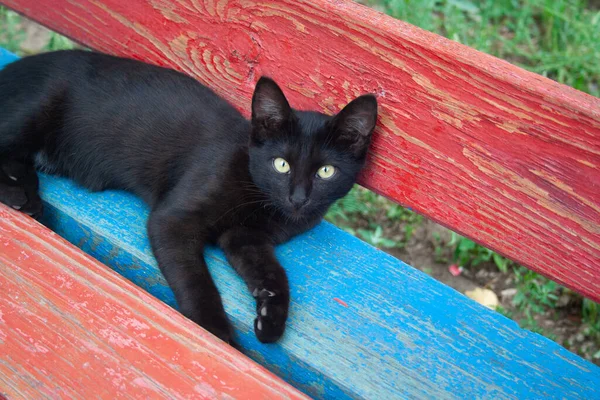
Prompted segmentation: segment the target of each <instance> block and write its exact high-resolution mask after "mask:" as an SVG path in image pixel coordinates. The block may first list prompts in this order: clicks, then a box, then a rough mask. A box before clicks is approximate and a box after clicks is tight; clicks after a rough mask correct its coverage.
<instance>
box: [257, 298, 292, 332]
mask: <svg viewBox="0 0 600 400" xmlns="http://www.w3.org/2000/svg"><path fill="white" fill-rule="evenodd" d="M252 295H253V296H254V297H256V303H257V304H256V310H257V317H256V319H255V320H254V333H255V334H256V337H257V338H258V340H259V341H261V342H262V343H273V342H275V341H277V340H278V339H279V338H280V337H281V336H282V335H283V332H284V330H285V321H286V319H287V307H288V305H287V301H284V296H281V295H277V293H275V292H273V291H270V290H267V289H255V290H254V292H253V293H252Z"/></svg>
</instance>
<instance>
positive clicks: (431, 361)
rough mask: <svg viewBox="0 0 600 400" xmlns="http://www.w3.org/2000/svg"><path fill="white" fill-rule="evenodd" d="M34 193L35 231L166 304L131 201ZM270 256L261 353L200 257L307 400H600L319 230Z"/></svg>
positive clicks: (523, 348) (435, 294)
mask: <svg viewBox="0 0 600 400" xmlns="http://www.w3.org/2000/svg"><path fill="white" fill-rule="evenodd" d="M1 95H2V93H0V96H1ZM41 192H42V198H43V200H44V201H45V203H46V221H45V223H46V224H48V225H49V226H50V227H51V228H52V229H54V230H55V231H57V232H58V233H59V234H61V235H62V236H64V237H66V238H67V239H68V240H69V241H71V242H72V243H74V244H76V245H77V246H79V247H81V248H82V249H84V250H85V251H86V252H88V253H90V254H91V255H93V256H94V257H96V258H98V259H99V260H101V261H102V262H104V263H106V264H107V265H109V266H111V267H112V268H113V269H115V270H116V271H118V272H119V273H121V274H122V275H124V276H126V277H127V278H129V279H130V280H132V281H133V282H135V283H136V284H138V285H139V286H141V287H143V288H144V289H146V290H147V291H149V292H150V293H152V294H153V295H155V296H156V297H158V298H160V299H161V300H163V301H165V302H167V303H168V304H170V305H174V301H173V294H172V292H171V291H170V289H169V288H168V287H167V286H166V283H165V281H164V279H163V278H162V277H161V275H160V273H159V271H158V268H157V266H156V263H155V260H154V258H153V257H152V254H151V251H150V247H149V243H148V239H147V236H146V229H145V221H146V218H147V214H148V210H147V208H146V206H145V205H144V204H143V203H142V202H141V201H140V200H139V199H137V198H135V197H134V196H131V195H129V194H126V193H123V192H116V191H106V192H102V193H89V192H87V191H86V190H84V189H82V188H80V187H78V186H76V185H75V184H73V183H72V182H70V181H68V180H65V179H60V178H54V177H47V176H41ZM277 255H278V257H279V259H280V260H281V262H282V264H283V265H284V267H285V268H286V270H287V271H288V275H289V279H290V285H291V295H292V303H291V308H290V316H289V322H288V328H287V330H286V334H285V336H284V339H283V340H282V341H280V342H279V343H277V344H272V345H263V344H261V343H259V342H258V341H257V340H256V338H255V337H254V332H253V328H252V321H253V319H254V313H255V307H254V304H253V299H252V298H251V296H250V294H249V293H247V292H246V288H245V285H244V284H243V283H242V281H241V279H240V278H239V277H238V276H237V275H235V273H234V272H233V271H232V269H231V268H230V267H229V266H228V265H227V263H226V261H225V259H224V256H223V254H222V253H221V252H220V251H219V250H218V249H214V248H209V249H208V250H207V252H206V258H207V261H208V264H209V268H210V269H211V273H212V274H213V276H214V278H215V281H216V283H217V286H218V287H219V290H220V292H221V293H222V295H223V300H224V303H225V309H226V310H227V312H228V314H229V316H230V319H231V321H232V322H233V324H234V326H235V328H236V332H237V334H238V338H239V341H240V343H241V344H242V346H243V347H244V348H245V349H248V351H247V353H248V354H249V355H250V356H251V357H252V358H253V359H255V360H256V361H258V362H259V363H261V364H263V365H265V366H266V367H267V368H269V369H270V370H271V371H273V372H275V373H276V374H278V375H279V376H281V377H283V378H284V379H286V380H287V381H288V382H290V383H292V384H293V385H295V386H296V387H298V388H300V389H301V390H304V391H305V392H306V393H308V394H310V395H312V396H314V397H317V398H326V399H346V398H373V399H394V398H436V399H438V398H439V399H444V398H465V397H470V398H491V399H502V398H507V399H510V398H514V399H529V398H531V399H534V398H535V399H538V398H572V399H600V386H599V385H598V383H599V382H600V368H598V367H597V366H595V365H592V364H591V363H588V362H586V361H585V360H582V359H581V358H579V357H578V356H576V355H574V354H572V353H570V352H568V351H567V350H565V349H564V348H562V347H561V346H559V345H557V344H555V343H554V342H551V341H549V340H547V339H546V338H544V337H542V336H539V335H537V334H534V333H531V332H528V331H524V330H522V329H520V328H519V327H518V326H517V324H515V323H514V322H513V321H510V320H508V319H506V318H505V317H503V316H502V315H500V314H498V313H495V312H493V311H490V310H488V309H486V308H484V307H482V306H480V305H479V304H477V303H475V302H473V301H471V300H470V299H468V298H466V297H464V296H462V295H461V294H459V293H457V292H456V291H454V290H453V289H451V288H449V287H447V286H445V285H443V284H441V283H439V282H437V281H435V280H434V279H432V278H430V277H429V276H427V275H426V274H423V273H421V272H420V271H418V270H415V269H413V268H411V267H410V266H408V265H406V264H404V263H403V262H401V261H398V260H396V259H394V258H393V257H391V256H389V255H387V254H385V253H383V252H381V251H379V250H377V249H375V248H373V247H371V246H369V245H367V244H365V243H364V242H362V241H360V240H358V239H356V238H354V237H352V236H350V235H348V234H346V233H344V232H342V231H340V230H339V229H337V228H335V227H334V226H332V225H330V224H328V223H322V224H320V225H319V226H318V227H316V228H315V229H313V230H311V231H310V232H307V233H306V234H304V235H301V236H299V237H297V238H295V239H294V240H292V241H291V242H289V243H287V244H285V245H282V246H279V247H278V249H277ZM335 299H340V300H342V301H343V302H345V303H347V307H345V306H343V305H342V304H340V303H339V302H337V301H336V300H335Z"/></svg>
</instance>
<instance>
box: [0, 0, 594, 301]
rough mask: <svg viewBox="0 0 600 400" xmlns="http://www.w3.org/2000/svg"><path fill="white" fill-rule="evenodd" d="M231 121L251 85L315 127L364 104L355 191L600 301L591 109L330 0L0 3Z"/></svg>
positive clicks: (491, 61) (508, 68)
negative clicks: (184, 80)
mask: <svg viewBox="0 0 600 400" xmlns="http://www.w3.org/2000/svg"><path fill="white" fill-rule="evenodd" d="M0 2H1V3H4V4H6V5H7V6H9V7H11V8H13V9H15V10H17V11H19V12H22V13H24V14H25V15H27V16H29V17H31V18H33V19H36V20H38V21H40V22H41V23H43V24H45V25H47V26H48V27H50V28H52V29H54V30H57V31H59V32H62V33H65V34H67V35H68V36H70V37H72V38H74V39H76V40H78V41H80V42H82V43H84V44H86V45H88V46H91V47H93V48H96V49H99V50H103V51H105V52H108V53H115V54H119V55H124V56H130V57H134V58H138V59H143V60H146V61H150V62H153V63H157V64H160V65H168V66H171V67H174V68H176V69H179V70H181V71H184V72H186V73H188V74H190V75H192V76H194V77H196V78H198V79H199V80H200V81H202V82H204V83H206V84H208V85H209V86H211V87H213V88H214V89H215V90H216V91H217V92H218V93H220V94H221V95H223V96H225V97H226V98H227V99H229V100H230V101H231V102H233V103H234V104H236V105H237V106H238V107H239V108H240V109H242V110H243V111H245V112H247V111H248V110H249V99H250V95H251V91H252V88H253V84H254V82H255V81H256V80H257V78H258V76H259V75H262V74H268V75H271V76H272V77H274V78H275V79H276V80H277V81H279V82H280V83H282V84H283V85H284V87H286V89H287V90H286V92H287V94H288V95H289V97H290V98H291V101H292V103H293V104H294V105H296V106H299V107H302V108H316V109H319V110H323V111H326V112H333V111H336V110H338V109H339V108H340V107H341V106H342V105H343V104H344V103H346V102H347V101H349V100H350V99H351V98H352V97H353V96H356V95H358V94H360V93H364V92H375V93H377V94H378V95H379V101H380V103H381V120H380V126H379V129H378V134H377V136H376V139H375V143H374V148H373V152H372V157H371V160H370V163H369V166H368V168H367V170H366V172H365V173H364V175H363V177H362V179H361V183H363V184H364V185H365V186H367V187H369V188H371V189H374V190H375V191H377V192H379V193H383V194H384V195H386V196H388V197H390V198H393V199H395V200H397V201H399V202H400V203H402V204H404V205H409V206H411V207H412V208H413V209H415V210H417V211H419V212H421V213H423V214H425V215H427V216H428V217H431V218H432V219H434V220H436V221H439V222H441V223H442V224H444V225H446V226H449V227H451V228H452V229H454V230H456V231H458V232H461V233H463V234H465V235H466V236H469V237H471V238H474V239H476V240H477V241H479V242H480V243H483V244H485V245H487V246H489V247H491V248H493V249H495V250H497V251H498V252H500V253H502V254H504V255H506V256H508V257H510V258H512V259H514V260H516V261H518V262H520V263H522V264H523V265H526V266H529V267H531V268H532V269H534V270H536V271H538V272H541V273H543V274H545V275H547V276H551V277H553V279H555V280H557V281H558V282H560V283H562V284H565V285H567V286H569V287H571V288H573V289H575V290H577V291H579V292H581V293H583V294H584V295H586V296H588V297H590V298H592V299H594V300H596V301H600V223H599V221H600V100H598V99H596V98H593V97H591V96H588V95H585V94H583V93H580V92H577V91H575V90H573V89H570V88H567V87H565V86H563V85H559V84H557V83H554V82H552V81H550V80H548V79H545V78H543V77H541V76H538V75H535V74H532V73H528V72H525V71H523V70H521V69H519V68H517V67H514V66H512V65H510V64H508V63H506V62H503V61H500V60H498V59H496V58H493V57H490V56H487V55H484V54H481V53H479V52H476V51H474V50H473V49H470V48H468V47H465V46H462V45H460V44H457V43H454V42H451V41H449V40H446V39H443V38H441V37H439V36H437V35H434V34H431V33H428V32H424V31H422V30H420V29H417V28H415V27H413V26H411V25H408V24H406V23H403V22H401V21H396V20H394V19H392V18H389V17H386V16H384V15H382V14H380V13H377V12H375V11H372V10H369V9H367V8H365V7H362V6H360V5H358V4H355V3H353V2H351V1H340V0H277V1H256V0H219V1H216V0H174V1H171V0H168V1H167V0H130V1H127V2H124V1H121V0H78V1H72V0H1V1H0Z"/></svg>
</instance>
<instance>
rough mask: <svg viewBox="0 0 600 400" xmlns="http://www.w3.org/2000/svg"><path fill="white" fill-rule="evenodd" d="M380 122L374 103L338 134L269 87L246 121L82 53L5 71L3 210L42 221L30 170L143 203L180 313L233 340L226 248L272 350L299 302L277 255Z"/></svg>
mask: <svg viewBox="0 0 600 400" xmlns="http://www.w3.org/2000/svg"><path fill="white" fill-rule="evenodd" d="M375 118H376V102H375V100H374V98H373V97H371V96H363V97H361V98H359V99H357V100H356V101H354V102H353V103H351V105H349V106H348V107H347V108H346V109H345V110H344V112H342V113H340V114H339V115H338V117H336V120H335V121H334V119H332V117H327V116H325V115H322V114H319V113H313V112H299V111H294V110H292V109H291V108H289V105H288V103H287V101H286V100H285V97H284V96H283V94H282V92H281V91H280V89H279V88H278V87H277V85H276V84H275V83H274V82H272V81H270V80H268V79H261V81H260V82H259V84H258V85H257V88H256V91H255V94H254V99H253V119H252V121H247V120H246V119H245V118H243V116H242V115H241V114H240V113H239V112H237V111H236V110H235V109H234V108H233V107H232V106H231V105H230V104H228V103H227V102H226V101H224V100H223V99H221V98H219V97H218V96H217V95H215V94H214V93H213V92H212V91H210V90H209V89H208V88H206V87H204V86H203V85H201V84H199V83H198V82H197V81H195V80H194V79H192V78H190V77H187V76H185V75H183V74H180V73H178V72H175V71H172V70H168V69H164V68H160V67H155V66H150V65H147V64H144V63H141V62H137V61H133V60H127V59H120V58H115V57H110V56H106V55H103V54H98V53H89V52H80V51H70V52H56V53H48V54H44V55H39V56H33V57H29V58H25V59H22V60H20V61H18V62H16V63H14V64H11V65H9V66H7V67H6V68H5V70H3V71H0V164H1V166H2V168H1V169H0V201H1V202H3V203H6V204H8V205H10V206H13V207H15V208H18V209H21V210H22V211H24V212H27V213H29V214H33V215H34V216H37V215H39V213H40V212H41V201H40V199H39V196H38V195H37V176H36V174H35V170H34V165H36V166H37V167H38V168H39V169H42V170H46V171H48V172H51V173H55V174H59V175H62V176H66V177H69V178H72V179H74V180H75V181H76V182H78V183H79V184H81V185H83V186H85V187H87V188H89V189H90V190H93V191H98V190H104V189H124V190H128V191H131V192H133V193H135V194H137V195H138V196H140V197H142V198H143V199H144V200H145V201H146V202H147V203H148V204H149V205H150V207H151V210H152V212H151V215H150V218H149V221H148V233H149V237H150V241H151V244H152V248H153V251H154V254H155V256H156V258H157V261H158V264H159V266H160V268H161V271H162V272H163V274H164V275H165V277H166V279H167V281H168V283H169V285H170V286H171V288H172V289H173V291H174V293H175V296H176V299H177V302H178V304H179V307H180V309H181V311H182V312H183V313H184V314H185V315H186V316H188V317H189V318H191V319H192V320H194V321H195V322H197V323H199V324H200V325H202V326H204V327H205V328H207V329H208V330H210V331H211V332H213V333H214V334H216V335H218V336H219V337H221V338H222V339H224V340H226V341H231V330H230V327H229V324H228V322H227V318H226V316H225V313H224V311H223V307H222V304H221V301H220V297H219V294H218V292H217V290H216V288H215V286H214V283H213V282H212V279H211V277H210V275H209V273H208V270H207V268H206V264H205V261H204V258H203V255H202V250H203V247H204V244H205V243H215V244H218V245H219V246H220V247H221V248H222V249H223V250H224V252H225V254H226V256H227V258H228V260H229V262H230V263H231V264H232V266H233V267H234V268H235V269H236V271H238V273H239V274H240V275H241V276H242V277H243V278H244V280H245V281H246V284H247V285H248V288H249V289H250V292H251V293H252V294H253V295H254V297H256V299H257V319H256V320H255V332H256V334H257V337H258V338H259V339H260V340H261V341H263V342H271V341H274V340H276V339H278V338H279V337H280V336H281V335H282V334H283V330H284V327H285V320H286V318H287V308H288V303H289V290H288V284H287V278H286V275H285V272H284V270H283V268H282V267H281V266H280V264H279V263H278V262H277V260H276V258H275V256H274V252H273V246H274V245H275V244H277V243H281V242H283V241H286V240H288V239H289V238H291V237H292V236H294V235H296V234H298V233H301V232H304V231H306V230H307V229H309V228H311V227H312V226H314V225H315V224H317V223H318V222H319V221H320V220H321V218H322V217H323V215H324V213H325V211H326V210H327V208H328V206H329V205H330V204H331V203H332V202H333V201H335V200H336V199H337V198H339V197H341V196H343V195H344V194H346V193H347V191H348V190H349V189H350V187H351V186H352V184H353V183H354V180H355V178H356V175H357V173H358V172H359V170H360V168H361V167H362V164H363V162H364V158H365V155H366V150H367V147H368V144H369V139H370V135H371V132H372V130H373V127H374V124H375ZM332 166H333V167H332ZM324 171H328V172H324ZM331 171H334V174H333V175H332V176H328V175H329V174H330V173H331ZM319 174H320V175H319ZM320 176H323V177H326V178H320Z"/></svg>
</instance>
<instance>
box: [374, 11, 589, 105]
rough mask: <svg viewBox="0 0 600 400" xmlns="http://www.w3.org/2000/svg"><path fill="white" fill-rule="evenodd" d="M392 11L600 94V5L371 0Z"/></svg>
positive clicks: (488, 51)
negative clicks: (597, 6)
mask: <svg viewBox="0 0 600 400" xmlns="http://www.w3.org/2000/svg"><path fill="white" fill-rule="evenodd" d="M364 3H366V4H369V5H371V6H374V7H376V8H378V9H380V10H381V11H383V12H386V13H387V14H389V15H391V16H393V17H395V18H399V19H401V20H404V21H406V22H409V23H411V24H414V25H416V26H419V27H421V28H423V29H426V30H429V31H432V32H435V33H438V34H440V35H443V36H445V37H447V38H449V39H452V40H455V41H457V42H461V43H463V44H466V45H468V46H471V47H473V48H475V49H477V50H480V51H483V52H485V53H488V54H492V55H494V56H497V57H499V58H502V59H505V60H508V61H510V62H512V63H514V64H517V65H519V66H521V67H523V68H525V69H528V70H530V71H533V72H536V73H538V74H541V75H544V76H547V77H549V78H551V79H554V80H556V81H558V82H561V83H564V84H566V85H569V86H572V87H574V88H576V89H579V90H581V91H584V92H586V93H590V94H592V95H594V96H597V97H598V96H600V88H599V85H600V10H599V9H598V8H596V9H590V8H589V4H588V1H585V0H481V1H470V0H437V1H436V0H423V1H417V0H367V1H364Z"/></svg>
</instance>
